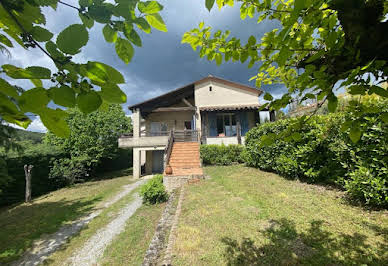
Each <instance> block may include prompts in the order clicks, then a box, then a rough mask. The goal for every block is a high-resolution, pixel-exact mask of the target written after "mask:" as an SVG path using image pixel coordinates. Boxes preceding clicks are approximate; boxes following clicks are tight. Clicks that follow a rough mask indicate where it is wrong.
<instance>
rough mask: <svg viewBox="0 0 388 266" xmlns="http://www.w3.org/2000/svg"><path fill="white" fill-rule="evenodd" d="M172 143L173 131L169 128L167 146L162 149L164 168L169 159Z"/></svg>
mask: <svg viewBox="0 0 388 266" xmlns="http://www.w3.org/2000/svg"><path fill="white" fill-rule="evenodd" d="M173 143H174V131H173V130H170V134H169V136H168V142H167V146H166V149H165V150H164V154H165V161H164V169H166V167H167V164H168V161H169V160H170V157H171V152H172V146H173Z"/></svg>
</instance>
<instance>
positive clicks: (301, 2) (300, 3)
mask: <svg viewBox="0 0 388 266" xmlns="http://www.w3.org/2000/svg"><path fill="white" fill-rule="evenodd" d="M303 8H305V0H295V2H294V9H296V10H297V11H300V10H302V9H303Z"/></svg>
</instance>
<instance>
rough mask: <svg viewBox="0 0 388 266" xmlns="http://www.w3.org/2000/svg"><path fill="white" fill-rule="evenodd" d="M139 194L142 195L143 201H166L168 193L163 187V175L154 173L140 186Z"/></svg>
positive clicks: (149, 202) (151, 202) (154, 202)
mask: <svg viewBox="0 0 388 266" xmlns="http://www.w3.org/2000/svg"><path fill="white" fill-rule="evenodd" d="M140 194H141V195H142V197H143V202H144V203H148V204H156V203H160V202H165V201H167V199H168V194H167V192H166V190H165V189H164V185H163V176H162V175H155V176H154V177H153V178H152V179H151V180H150V181H148V182H147V183H146V184H144V185H143V186H142V187H141V189H140Z"/></svg>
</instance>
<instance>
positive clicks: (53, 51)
mask: <svg viewBox="0 0 388 266" xmlns="http://www.w3.org/2000/svg"><path fill="white" fill-rule="evenodd" d="M46 50H47V52H49V54H50V55H51V56H52V57H54V58H57V59H59V58H64V57H65V56H64V55H63V54H62V53H61V52H60V51H59V50H58V47H57V45H56V44H55V43H53V42H52V41H48V42H46Z"/></svg>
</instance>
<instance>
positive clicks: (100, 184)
mask: <svg viewBox="0 0 388 266" xmlns="http://www.w3.org/2000/svg"><path fill="white" fill-rule="evenodd" d="M132 180H133V179H131V178H130V177H129V176H123V177H119V178H113V179H106V180H101V181H95V182H87V183H84V184H77V185H74V186H72V187H69V188H63V189H60V190H57V191H54V192H51V193H49V194H47V195H44V196H41V197H39V198H36V199H34V200H33V201H32V203H28V204H26V203H23V204H19V205H17V206H13V207H9V208H3V209H1V210H0V228H1V230H0V264H4V263H7V262H10V261H13V260H15V259H17V258H18V257H20V255H22V254H23V252H24V251H25V250H26V249H27V248H28V247H30V246H31V244H32V242H33V240H35V239H38V238H39V237H40V236H41V235H43V234H50V233H53V232H55V231H57V230H58V229H59V228H60V227H61V226H62V225H64V224H66V223H70V222H72V221H74V220H76V219H77V218H79V217H81V216H84V215H87V214H88V213H90V212H92V211H93V210H95V209H97V208H99V205H100V204H101V202H102V201H104V200H106V199H108V198H110V197H112V196H113V195H115V194H116V193H118V191H120V190H121V187H122V186H123V185H126V184H129V183H131V182H133V181H132Z"/></svg>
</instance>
